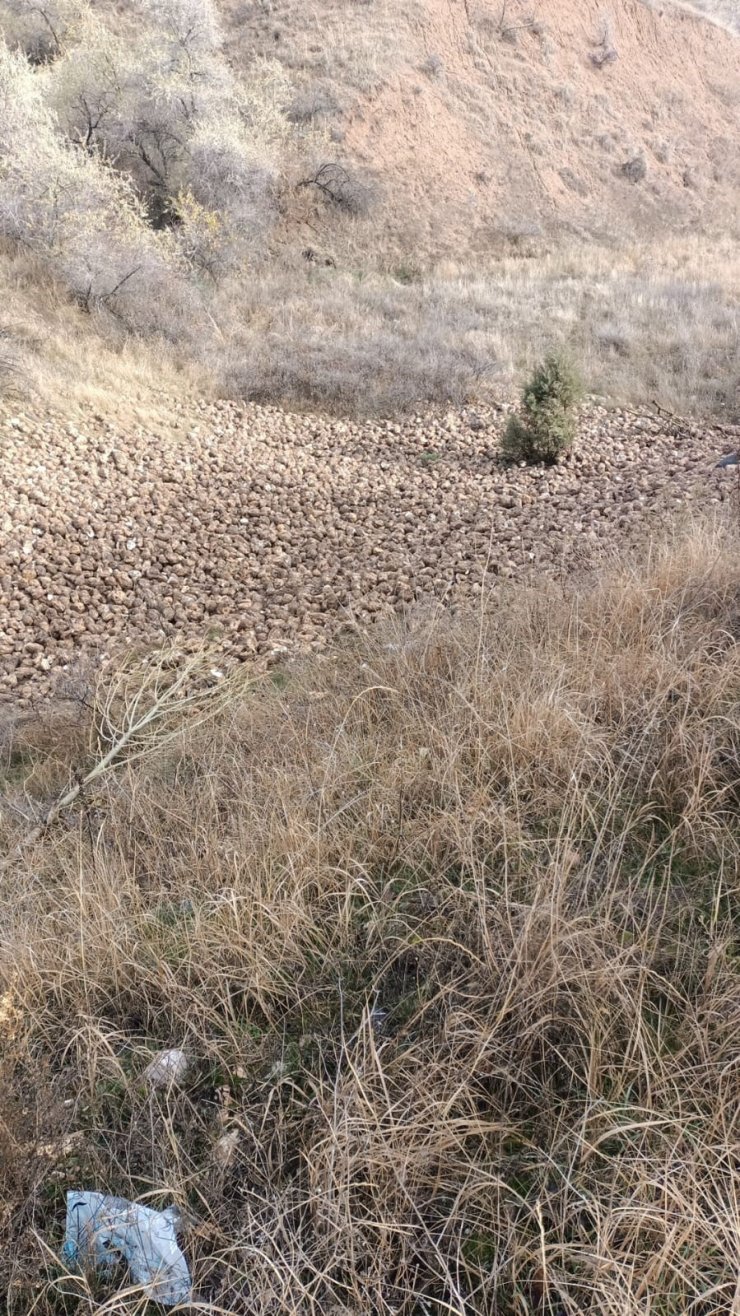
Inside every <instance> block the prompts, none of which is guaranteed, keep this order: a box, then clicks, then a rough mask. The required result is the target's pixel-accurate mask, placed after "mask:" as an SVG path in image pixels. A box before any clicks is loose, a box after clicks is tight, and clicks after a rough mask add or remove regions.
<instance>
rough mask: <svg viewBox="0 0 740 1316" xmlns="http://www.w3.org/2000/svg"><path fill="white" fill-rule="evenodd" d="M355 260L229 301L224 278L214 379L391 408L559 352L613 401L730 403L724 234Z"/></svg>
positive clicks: (260, 396)
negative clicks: (473, 264) (452, 258)
mask: <svg viewBox="0 0 740 1316" xmlns="http://www.w3.org/2000/svg"><path fill="white" fill-rule="evenodd" d="M351 259H352V256H351V254H350V253H348V261H350V260H351ZM357 259H358V262H359V261H360V260H361V259H362V258H361V257H357ZM361 269H362V267H361V265H360V264H359V263H358V266H357V267H356V271H353V270H352V269H351V268H350V269H346V268H344V269H342V268H337V269H322V268H314V267H308V269H307V270H306V269H305V268H304V269H301V268H299V267H298V268H296V267H294V268H293V269H291V270H283V271H280V270H273V271H271V272H268V273H266V274H265V275H264V276H263V277H262V278H261V279H255V280H254V281H253V283H252V285H251V287H250V288H249V289H248V290H247V291H246V292H245V293H242V294H240V295H239V296H237V295H236V289H231V288H228V287H227V288H225V289H224V290H223V292H222V295H221V301H220V305H219V308H217V309H216V310H215V314H216V316H217V320H218V323H219V326H220V327H221V329H222V341H221V340H219V341H218V342H215V341H214V342H213V343H211V344H207V345H206V346H205V352H206V354H207V359H208V360H209V364H211V366H212V369H213V370H214V372H216V371H217V372H219V374H220V387H221V388H222V389H225V391H226V392H228V393H231V394H235V395H237V396H247V397H252V398H255V399H257V400H263V401H264V400H276V399H277V400H279V401H281V402H283V403H287V404H288V405H291V406H303V405H306V404H308V405H310V406H314V407H327V408H329V409H333V410H347V411H354V412H362V411H385V412H389V411H390V412H392V411H394V410H399V409H403V408H407V407H413V406H414V405H416V404H417V403H418V401H419V399H422V398H423V399H425V400H427V401H434V402H444V401H446V400H447V399H452V400H454V401H461V400H465V399H468V398H471V397H475V396H476V395H480V394H485V392H486V391H488V390H489V389H490V387H491V385H497V384H498V385H501V384H503V385H504V387H509V386H510V382H511V380H512V379H513V378H516V377H518V376H521V375H522V374H523V373H525V372H526V373H528V372H529V371H530V370H531V369H532V367H533V366H534V365H535V364H536V363H537V362H538V361H539V360H541V358H542V357H543V356H544V355H545V354H546V353H547V352H549V351H552V350H553V349H562V348H565V349H566V350H567V351H568V353H569V355H571V356H572V357H573V359H574V360H575V361H576V362H578V364H579V365H580V367H581V368H582V371H583V374H584V376H585V378H586V380H587V382H588V384H589V386H590V387H591V388H592V389H593V390H594V391H596V392H601V393H603V394H605V395H607V396H609V397H612V398H614V399H619V400H621V401H628V402H633V403H644V401H645V399H646V398H656V399H657V400H658V401H659V402H660V403H661V404H662V405H664V406H667V407H671V408H674V409H675V410H677V411H680V412H683V413H685V414H692V413H699V414H701V413H709V414H714V415H718V416H720V417H722V416H725V417H726V416H728V415H729V416H732V415H734V414H736V411H737V408H738V406H739V405H740V398H738V394H737V388H738V378H737V341H738V325H739V322H738V300H737V295H738V292H739V291H740V260H739V259H738V248H737V245H736V243H735V242H734V241H732V240H731V239H726V240H724V241H720V240H707V239H704V240H702V239H697V240H695V241H691V240H684V241H681V242H679V241H677V240H675V241H673V242H672V243H669V242H666V243H664V244H663V247H662V249H661V251H660V252H656V251H655V250H654V249H653V248H651V247H648V246H646V247H642V248H634V249H631V250H627V251H624V252H621V253H617V252H614V251H611V250H608V249H604V248H599V247H588V246H586V247H581V248H578V249H576V248H573V249H571V248H565V249H560V250H557V249H556V250H553V251H550V252H549V253H548V252H547V251H541V252H540V253H539V254H538V255H537V256H536V257H535V258H531V259H530V258H528V257H526V256H517V255H508V256H505V255H502V256H501V257H500V258H499V259H498V260H490V259H489V260H487V261H485V262H481V264H480V265H479V267H478V270H477V271H476V272H475V273H472V272H471V271H470V270H469V269H467V268H466V267H465V266H459V265H455V264H452V263H447V264H445V265H440V266H438V267H436V268H434V269H431V270H429V271H427V272H426V273H423V272H421V271H418V270H414V269H413V267H409V266H408V265H405V264H403V263H400V264H399V265H398V266H395V265H394V264H393V263H392V261H389V262H388V264H387V265H386V266H385V269H383V268H376V270H375V272H374V273H368V272H365V273H364V274H363V273H361Z"/></svg>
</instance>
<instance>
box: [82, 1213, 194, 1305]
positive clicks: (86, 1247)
mask: <svg viewBox="0 0 740 1316" xmlns="http://www.w3.org/2000/svg"><path fill="white" fill-rule="evenodd" d="M176 1220H177V1211H176V1209H175V1208H173V1207H170V1208H169V1209H168V1210H167V1211H152V1210H150V1208H149V1207H148V1206H138V1205H137V1204H136V1203H135V1202H127V1201H126V1199H125V1198H124V1197H106V1195H105V1194H104V1193H91V1192H80V1193H75V1192H69V1193H67V1229H66V1234H65V1239H64V1247H63V1249H62V1255H63V1257H64V1260H65V1261H66V1262H67V1264H68V1265H70V1266H89V1267H92V1268H93V1269H99V1270H110V1269H112V1267H113V1266H115V1265H116V1264H117V1263H118V1262H119V1261H120V1260H121V1258H123V1260H124V1261H126V1262H127V1263H128V1268H129V1271H130V1273H131V1279H132V1281H133V1282H134V1284H137V1285H140V1286H141V1289H142V1291H143V1293H144V1294H145V1296H146V1297H147V1298H150V1299H152V1301H154V1302H161V1303H162V1305H163V1306H165V1307H174V1306H175V1305H176V1304H177V1303H179V1302H189V1301H190V1297H191V1283H190V1272H189V1271H188V1264H187V1261H186V1260H185V1258H184V1256H183V1254H182V1252H181V1251H180V1249H179V1247H178V1245H177V1235H176V1233H175V1221H176Z"/></svg>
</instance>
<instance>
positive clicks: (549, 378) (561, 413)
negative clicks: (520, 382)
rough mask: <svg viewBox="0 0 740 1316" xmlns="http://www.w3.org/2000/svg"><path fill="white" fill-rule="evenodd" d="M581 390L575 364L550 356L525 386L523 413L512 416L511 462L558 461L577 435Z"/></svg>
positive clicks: (507, 445)
mask: <svg viewBox="0 0 740 1316" xmlns="http://www.w3.org/2000/svg"><path fill="white" fill-rule="evenodd" d="M581 393H582V389H581V382H580V379H579V378H578V374H577V373H576V371H575V370H574V368H573V366H572V365H571V364H570V363H569V362H568V361H566V360H564V358H563V357H560V356H554V355H553V356H548V357H546V358H545V360H544V362H543V363H542V365H540V366H538V367H537V369H536V370H535V372H534V374H533V375H532V378H531V379H530V381H529V383H528V384H527V386H526V387H525V389H524V392H523V394H522V415H520V416H511V417H510V419H509V423H508V425H507V427H506V432H505V434H504V441H503V453H504V456H505V457H507V458H508V459H509V460H510V461H527V462H556V461H557V460H558V458H559V457H560V455H561V453H563V452H566V451H567V449H568V448H569V447H570V446H571V444H572V442H573V439H574V438H575V430H576V406H577V403H578V401H579V399H580V397H581Z"/></svg>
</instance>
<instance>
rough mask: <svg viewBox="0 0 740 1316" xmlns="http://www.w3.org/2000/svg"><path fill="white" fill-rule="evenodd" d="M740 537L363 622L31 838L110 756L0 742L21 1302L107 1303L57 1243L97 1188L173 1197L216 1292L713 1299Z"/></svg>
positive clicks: (731, 1203)
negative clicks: (76, 778)
mask: <svg viewBox="0 0 740 1316" xmlns="http://www.w3.org/2000/svg"><path fill="white" fill-rule="evenodd" d="M737 550H738V544H737V539H736V537H735V535H734V534H731V533H729V532H727V533H719V532H717V533H712V532H709V531H706V530H704V531H701V530H698V531H696V532H694V533H692V534H690V535H689V536H688V538H686V539H682V540H681V541H679V542H676V543H675V544H673V545H671V546H669V548H668V549H666V550H665V551H661V552H657V551H656V552H654V553H653V555H652V557H651V559H650V561H649V562H647V563H641V564H638V565H637V566H635V565H627V566H623V567H621V568H619V569H618V570H615V572H614V573H612V574H610V575H607V576H606V577H604V578H603V579H601V580H600V581H599V582H597V583H596V584H595V585H594V584H593V583H591V584H589V585H588V586H587V587H586V588H584V589H583V590H582V591H580V592H579V591H578V590H577V589H575V588H574V587H567V588H566V589H564V590H562V591H559V590H557V591H554V592H550V593H545V592H543V593H541V594H537V593H532V594H522V593H521V592H518V593H517V594H516V595H515V594H513V593H512V595H511V596H506V597H504V598H503V600H500V601H499V602H498V603H497V604H496V606H492V607H491V609H490V610H489V611H484V612H483V613H481V614H480V615H479V616H476V617H471V618H469V619H467V620H464V619H459V620H458V621H452V620H450V619H449V617H445V616H444V615H442V614H440V615H439V616H434V617H426V618H425V617H420V618H418V619H417V620H416V621H413V620H412V621H411V622H410V623H409V625H408V627H405V628H401V626H400V623H399V628H398V630H397V631H396V632H394V633H390V634H388V633H386V634H380V635H375V636H371V637H369V638H368V637H359V638H358V639H356V640H355V639H348V641H347V643H346V645H345V647H344V648H343V649H340V650H339V651H337V652H336V653H335V654H334V655H333V656H332V657H331V658H329V659H324V660H316V661H314V662H311V663H308V664H307V665H306V666H304V667H300V668H297V669H291V670H290V671H288V672H286V673H284V674H282V675H280V674H275V676H274V677H273V679H272V681H268V682H267V684H266V685H262V686H261V687H260V689H259V691H258V692H257V693H255V692H253V691H250V690H246V691H242V692H241V693H239V692H238V691H234V694H233V697H232V699H231V700H230V702H229V704H228V707H227V709H226V711H225V712H224V711H223V710H222V711H221V712H220V713H219V714H218V716H217V717H216V718H215V720H213V721H211V722H210V723H209V724H208V725H202V726H201V727H200V728H199V729H196V728H194V727H193V726H188V725H187V719H186V718H185V719H184V723H185V725H184V726H183V729H182V730H181V731H180V732H178V734H177V735H176V736H175V738H174V739H170V740H167V741H166V742H165V741H164V740H162V739H161V737H160V738H157V737H155V739H154V743H153V744H151V745H150V747H149V751H148V753H147V754H146V756H145V757H144V758H143V759H140V760H138V761H137V762H136V763H133V764H131V765H130V766H127V767H123V768H120V769H119V770H118V771H116V772H113V773H109V774H108V775H107V776H103V777H101V778H100V779H99V780H98V782H97V785H96V786H95V787H94V788H93V789H92V790H91V791H90V792H88V793H87V795H86V797H85V799H84V803H83V806H82V807H81V808H80V807H76V808H73V809H72V810H71V811H68V812H67V813H66V814H65V815H64V817H63V819H62V820H61V821H59V822H57V823H56V824H55V825H54V826H53V827H52V828H51V829H50V830H49V831H48V832H47V833H46V834H45V835H43V836H42V837H41V838H40V839H39V840H37V841H36V843H35V844H32V845H31V846H30V847H27V848H26V849H25V850H24V851H23V852H22V857H21V858H20V860H19V859H18V857H17V855H15V852H14V850H13V847H14V845H15V843H16V842H17V840H18V838H19V836H20V835H21V834H22V833H23V832H24V831H25V830H26V829H27V827H28V823H25V822H23V821H22V820H21V818H20V815H19V813H18V812H17V808H21V809H23V811H24V812H25V813H28V812H29V811H32V810H33V807H34V803H33V802H34V801H36V802H37V803H39V802H42V803H48V801H49V800H50V799H51V798H52V797H53V795H54V792H55V791H56V790H58V789H60V788H61V787H62V786H63V785H64V784H66V783H67V782H68V780H69V778H70V774H71V773H72V772H73V769H74V768H75V766H76V767H79V766H80V765H81V764H83V763H84V762H85V761H86V755H88V754H89V755H90V756H91V759H94V755H95V753H97V754H98V755H99V754H100V753H101V748H100V746H101V745H103V744H106V743H107V742H106V740H105V734H104V732H105V723H104V721H103V720H102V718H101V715H100V714H98V715H94V716H93V717H92V724H93V726H94V727H95V728H96V736H97V740H98V748H97V750H95V749H93V750H88V749H86V746H87V745H88V734H89V733H88V730H87V724H86V723H87V717H88V714H87V713H85V712H84V710H83V712H82V713H81V715H80V718H79V719H78V720H75V721H74V722H72V723H70V724H59V725H56V726H43V725H36V724H29V725H28V726H26V727H25V729H24V728H18V729H17V730H16V732H15V733H14V735H12V736H11V735H10V733H7V735H6V744H5V748H4V750H3V753H4V768H5V778H6V780H5V786H4V799H5V801H6V804H5V805H4V806H3V815H2V836H3V843H4V846H5V848H6V850H7V852H8V853H10V854H11V856H13V860H12V863H11V864H10V866H6V867H5V868H4V869H3V870H2V873H1V874H0V883H1V890H0V897H1V898H2V902H3V908H4V910H5V911H6V912H5V914H4V922H3V934H2V958H1V960H0V970H1V972H2V984H3V986H2V995H0V1030H1V1036H2V1084H1V1088H0V1090H1V1091H2V1108H1V1110H0V1116H1V1118H2V1124H1V1125H0V1128H2V1130H3V1141H2V1145H1V1150H0V1190H1V1193H2V1198H3V1200H4V1202H5V1203H6V1206H5V1208H4V1211H5V1214H4V1230H5V1235H6V1242H7V1246H6V1248H5V1249H4V1251H3V1258H2V1266H3V1268H4V1271H3V1281H4V1283H6V1284H7V1285H8V1286H9V1289H8V1291H9V1293H10V1295H11V1296H10V1301H9V1305H8V1310H9V1312H11V1313H13V1314H14V1316H20V1314H21V1313H24V1316H25V1313H27V1312H28V1311H29V1310H30V1309H31V1305H32V1303H33V1310H34V1312H35V1313H38V1316H48V1314H49V1313H55V1314H56V1313H60V1312H61V1311H62V1310H64V1311H66V1312H69V1311H74V1312H75V1313H83V1312H84V1313H88V1314H89V1316H92V1312H93V1311H94V1310H98V1309H99V1308H98V1307H97V1306H96V1304H95V1301H94V1300H93V1298H92V1297H91V1296H90V1294H89V1291H88V1290H87V1288H86V1287H85V1284H84V1283H83V1282H81V1281H78V1282H76V1287H75V1288H74V1292H75V1293H76V1294H77V1295H78V1296H77V1297H75V1298H72V1297H68V1298H67V1299H66V1301H65V1302H64V1303H63V1301H62V1298H61V1297H60V1293H61V1289H62V1287H63V1284H62V1281H61V1280H60V1278H59V1271H58V1269H57V1268H56V1267H55V1264H54V1260H53V1256H54V1251H55V1250H56V1248H57V1247H58V1245H59V1241H60V1233H59V1231H60V1222H61V1220H62V1217H63V1193H64V1190H65V1189H66V1188H67V1187H72V1186H83V1185H84V1186H88V1185H89V1186H95V1187H100V1188H105V1189H108V1190H110V1191H112V1192H117V1193H122V1194H124V1195H127V1196H128V1195H130V1196H136V1197H139V1198H145V1199H146V1200H147V1201H149V1202H150V1204H156V1203H159V1202H162V1203H164V1202H165V1201H169V1200H171V1199H172V1197H173V1196H174V1197H175V1198H176V1199H177V1200H178V1201H179V1202H180V1203H181V1205H183V1206H187V1207H188V1208H189V1210H190V1212H192V1215H193V1218H194V1223H193V1225H192V1226H191V1229H190V1231H189V1233H188V1236H187V1238H186V1242H185V1247H186V1250H187V1252H188V1255H189V1257H190V1259H191V1261H192V1263H193V1267H194V1273H195V1277H196V1282H197V1286H198V1293H199V1295H200V1296H201V1297H202V1298H203V1300H204V1302H205V1303H206V1304H211V1306H208V1305H207V1306H206V1310H213V1311H214V1312H215V1311H229V1312H233V1313H241V1312H245V1313H246V1312H250V1313H251V1312H258V1311H259V1312H267V1311H274V1310H288V1311H294V1310H299V1309H300V1310H301V1311H305V1312H316V1313H319V1312H322V1313H325V1312H337V1313H338V1312H340V1311H341V1312H349V1311H352V1312H364V1311H374V1312H383V1313H391V1312H404V1313H406V1312H407V1313H412V1312H413V1313H420V1314H421V1313H428V1312H434V1313H442V1312H447V1313H449V1312H453V1313H460V1316H462V1313H463V1312H465V1313H473V1312H481V1313H483V1312H489V1313H493V1312H496V1313H499V1314H501V1313H511V1314H512V1316H513V1314H514V1313H517V1316H524V1314H526V1313H535V1312H551V1313H555V1312H558V1313H564V1312H568V1313H570V1312H576V1311H578V1312H586V1311H587V1312H591V1313H599V1314H600V1316H602V1314H603V1316H606V1314H607V1313H610V1314H613V1313H617V1312H618V1313H620V1316H628V1314H634V1316H637V1313H638V1312H639V1313H643V1312H645V1311H646V1310H648V1309H649V1310H650V1311H652V1312H656V1313H657V1312H660V1313H661V1316H685V1313H687V1312H688V1311H692V1312H694V1313H696V1314H697V1316H698V1313H702V1314H703V1316H708V1313H710V1312H712V1313H717V1314H719V1313H720V1312H722V1313H725V1312H726V1313H729V1312H730V1311H731V1310H732V1309H733V1307H732V1304H733V1294H734V1293H735V1287H736V1261H737V1253H736V1247H737V1200H738V1190H740V1180H739V1170H738V1166H737V1159H736V1156H734V1155H733V1150H732V1149H733V1147H735V1148H736V1144H737V1125H736V1121H737V1114H738V1110H737V1081H736V1080H737V1062H738V1040H737V1037H738V1019H739V1018H740V1015H739V1013H738V1012H739V1011H740V962H739V961H738V931H739V929H738V923H737V896H738V894H739V893H738V863H739V861H740V834H739V832H738V827H737V808H738V786H737V782H738V749H739V747H740V721H739V720H738V707H739V706H740V705H739V702H738V697H739V696H740V657H739V656H738V648H737V645H736V644H735V642H734V638H733V637H736V636H737V633H738V600H739V599H740V574H739V573H738V565H737V564H738V551H737ZM148 697H149V696H145V699H146V698H148ZM115 711H116V698H114V700H113V704H112V705H110V706H109V713H111V715H112V714H113V713H115ZM119 711H120V710H119ZM94 742H95V736H93V743H94ZM22 785H24V788H25V794H22V793H21V786H22ZM8 802H9V803H8ZM12 806H16V807H12ZM166 1045H183V1046H184V1047H185V1048H186V1050H187V1051H188V1053H189V1054H190V1056H191V1057H192V1059H193V1066H192V1069H191V1072H190V1076H189V1079H188V1081H187V1083H186V1085H185V1087H184V1089H183V1090H181V1091H176V1092H171V1093H169V1094H167V1093H160V1094H155V1095H153V1096H148V1095H147V1094H146V1093H145V1092H144V1091H143V1090H142V1087H141V1085H140V1083H139V1081H138V1077H139V1076H140V1075H141V1072H142V1070H143V1067H144V1065H145V1063H146V1058H147V1056H148V1055H149V1054H150V1053H151V1051H152V1050H153V1049H154V1048H156V1047H158V1046H166ZM227 1134H228V1135H233V1137H232V1138H231V1139H230V1142H228V1143H224V1142H222V1141H220V1140H221V1139H222V1138H223V1137H224V1136H225V1135H227ZM47 1244H48V1246H49V1247H50V1248H51V1252H49V1251H47V1250H46V1248H45V1245H47ZM69 1284H70V1282H69V1281H67V1286H68V1287H69ZM710 1294H711V1296H705V1295H710ZM125 1309H126V1310H133V1309H134V1302H133V1300H131V1302H129V1304H128V1306H126V1307H125ZM106 1310H108V1308H106ZM110 1310H113V1308H111V1309H110ZM115 1310H116V1311H122V1310H124V1305H123V1304H119V1305H118V1306H116V1307H115Z"/></svg>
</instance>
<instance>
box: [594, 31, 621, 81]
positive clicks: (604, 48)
mask: <svg viewBox="0 0 740 1316" xmlns="http://www.w3.org/2000/svg"><path fill="white" fill-rule="evenodd" d="M590 58H591V63H592V64H593V65H594V66H595V67H596V68H597V69H601V68H604V67H605V66H606V65H607V64H614V63H616V61H617V60H618V59H619V53H618V51H617V48H616V46H615V44H614V34H613V30H612V23H611V19H610V18H602V19H601V21H600V23H599V32H598V35H597V37H596V41H595V42H594V49H593V50H592V51H591V56H590Z"/></svg>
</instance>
